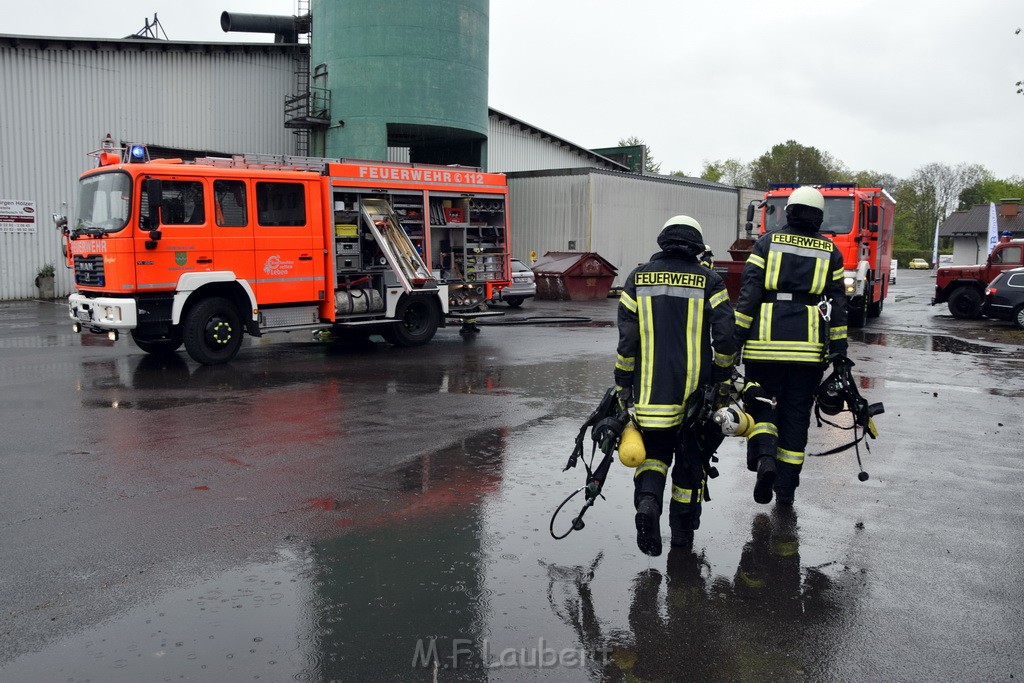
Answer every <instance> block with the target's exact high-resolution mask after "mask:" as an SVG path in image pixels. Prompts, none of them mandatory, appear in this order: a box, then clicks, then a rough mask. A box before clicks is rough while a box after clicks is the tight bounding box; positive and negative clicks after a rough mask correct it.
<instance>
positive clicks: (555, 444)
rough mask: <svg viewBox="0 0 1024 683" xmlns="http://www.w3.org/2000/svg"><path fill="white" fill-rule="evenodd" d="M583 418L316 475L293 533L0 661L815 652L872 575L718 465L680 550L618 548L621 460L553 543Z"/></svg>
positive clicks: (245, 661) (346, 660) (750, 666)
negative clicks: (736, 483) (357, 479)
mask: <svg viewBox="0 0 1024 683" xmlns="http://www.w3.org/2000/svg"><path fill="white" fill-rule="evenodd" d="M578 426H579V425H578V423H576V422H575V421H574V420H569V419H554V420H552V419H546V420H541V421H539V422H537V423H534V424H532V425H530V426H528V427H524V428H522V429H519V430H515V431H513V432H509V431H507V430H505V429H496V430H488V431H484V432H481V433H478V434H474V435H472V436H469V437H467V438H465V439H464V440H462V441H460V442H458V443H456V444H455V445H453V446H451V447H449V448H446V449H443V450H439V451H435V452H431V453H426V454H424V455H422V456H421V457H419V458H416V459H415V460H414V461H412V462H409V463H407V464H404V465H402V466H400V467H396V468H394V469H391V470H389V471H385V472H382V473H381V474H380V476H379V478H376V479H374V480H371V481H368V482H366V484H364V485H363V486H361V487H360V488H357V489H355V491H353V490H352V489H351V487H347V488H346V489H345V490H339V491H331V490H325V491H323V492H321V494H320V495H318V496H317V497H316V498H313V499H310V500H307V501H305V502H297V503H296V505H295V507H294V510H295V511H294V512H293V513H291V514H298V515H304V516H305V518H306V519H308V520H309V524H310V534H309V540H308V541H306V542H297V541H296V542H290V544H289V545H288V546H286V547H283V548H280V549H279V550H278V551H277V557H276V558H275V559H273V560H272V561H270V562H262V563H256V564H253V565H250V566H246V567H241V568H239V569H237V570H232V571H229V572H225V573H223V574H221V575H220V576H218V577H216V578H214V579H211V580H208V581H204V582H202V583H200V584H198V585H194V586H192V587H190V588H186V589H176V590H172V591H170V592H167V593H164V594H163V595H160V596H158V597H156V598H155V599H154V601H153V602H152V604H146V605H139V606H135V607H132V608H131V609H130V610H128V611H127V612H125V613H124V614H123V615H121V616H120V617H117V618H115V619H114V620H112V621H109V622H107V623H104V624H100V625H98V626H96V627H94V628H91V629H89V630H87V631H86V632H84V633H82V634H79V635H77V636H73V637H70V638H67V639H64V640H60V641H57V642H54V643H51V644H49V645H48V646H47V647H45V648H44V649H43V650H42V651H41V652H39V653H35V654H30V655H25V656H23V657H21V658H20V659H17V660H15V661H14V662H12V663H11V664H9V665H7V666H5V667H2V668H0V673H3V674H4V677H5V678H8V679H22V680H27V679H46V680H62V679H68V680H70V679H75V680H81V679H93V680H105V681H135V680H162V679H166V680H174V679H187V680H196V679H202V680H240V679H243V678H246V679H248V678H252V679H255V678H268V679H270V680H286V679H295V680H408V679H410V678H411V679H417V680H429V679H431V678H435V677H437V678H443V679H445V680H449V679H458V680H485V679H489V678H490V679H495V678H496V679H499V680H502V679H503V680H519V679H522V678H524V677H527V678H531V679H535V678H538V677H542V678H547V679H550V680H559V681H587V680H594V679H607V680H623V679H631V680H632V679H647V680H651V679H656V678H662V679H666V680H671V679H674V678H677V677H678V676H677V673H678V671H680V670H684V669H693V667H694V666H697V667H700V669H698V670H706V669H705V668H704V667H718V668H716V669H714V670H715V671H716V674H715V675H714V676H711V677H710V678H709V680H711V679H715V680H730V679H731V680H737V679H749V678H762V677H772V678H775V677H778V676H779V675H780V672H784V673H791V674H792V677H799V675H798V674H800V673H801V671H804V670H805V669H801V667H807V666H809V665H810V664H809V661H810V660H814V659H815V658H817V657H819V656H820V657H823V658H824V657H825V656H826V655H825V654H824V653H827V651H828V650H829V648H830V647H832V646H833V645H832V644H833V643H834V636H830V635H829V630H830V629H832V628H838V627H837V626H836V625H837V624H842V623H844V621H846V619H847V617H846V616H844V615H845V614H847V613H850V612H852V611H853V610H854V609H855V608H856V603H857V602H858V601H859V600H860V599H861V596H862V595H863V594H864V592H865V591H866V590H867V589H866V588H864V586H865V585H867V583H868V577H867V576H866V575H865V574H864V572H862V571H860V570H857V569H855V568H850V567H846V566H844V565H839V564H837V563H836V562H835V561H834V560H832V559H830V558H828V557H827V556H822V554H821V550H820V549H816V548H815V547H814V545H813V544H812V545H811V546H810V547H802V546H801V535H802V531H801V526H800V524H799V523H798V520H797V517H796V515H795V513H793V511H792V510H790V511H789V512H788V513H786V512H779V511H778V510H775V511H774V512H771V513H768V514H752V513H751V512H749V500H748V498H747V496H748V495H749V493H748V491H747V490H746V488H744V491H743V492H744V494H745V495H744V497H743V502H742V503H741V502H734V503H733V505H734V506H735V507H734V508H732V509H730V508H729V502H728V501H730V500H735V498H736V496H735V495H734V493H735V492H730V491H729V488H730V487H731V484H725V485H723V484H721V483H719V482H720V481H722V480H719V479H716V480H713V481H712V483H711V486H710V491H711V494H712V499H713V501H716V502H713V503H708V504H706V505H707V506H709V507H706V508H705V512H704V517H703V519H702V526H701V529H700V530H699V531H698V543H697V545H696V546H695V550H689V549H687V550H682V551H677V550H671V551H670V550H669V549H668V547H667V544H666V553H667V556H662V557H660V558H647V557H645V556H643V555H640V554H639V553H638V551H637V550H636V548H635V546H634V544H633V538H632V535H633V532H632V516H633V511H632V504H631V489H632V482H631V478H630V477H629V472H628V471H627V470H625V469H624V468H622V467H621V466H620V465H618V464H614V467H615V470H613V472H612V474H611V476H610V477H609V481H608V484H607V485H606V487H605V492H604V493H605V496H606V499H601V500H599V501H598V503H597V504H596V505H595V506H594V507H593V508H592V510H591V511H590V512H589V513H588V515H587V527H586V528H585V529H583V530H582V531H579V532H574V533H573V534H571V535H570V536H569V537H568V538H567V539H566V540H564V541H555V540H553V539H552V538H551V536H550V534H549V531H548V526H549V522H550V517H551V513H552V512H553V510H554V508H555V506H556V505H557V503H558V502H559V501H561V499H562V498H563V497H564V496H565V495H566V494H567V493H569V492H571V491H572V490H573V489H574V488H575V487H576V486H579V485H580V484H581V483H582V479H583V477H584V472H583V469H582V467H578V468H577V469H575V470H570V471H569V472H567V473H562V472H561V469H562V467H563V465H564V463H565V459H566V458H567V456H568V453H569V451H570V450H571V447H572V443H573V440H574V438H575V432H576V430H577V429H578ZM738 443H739V442H738V441H736V442H734V443H733V444H732V445H735V444H738ZM588 456H589V453H588ZM739 462H740V458H738V457H732V458H729V459H728V463H726V458H725V457H723V462H722V463H720V465H719V466H720V468H723V470H727V471H723V475H724V476H723V479H724V478H726V477H728V478H739V477H740V476H742V474H741V473H740V469H741V468H742V465H741V464H739ZM743 483H744V484H746V483H749V482H746V481H744V482H743ZM718 496H721V498H722V500H719V498H718ZM723 500H724V501H726V502H725V503H724V504H723V502H722V501H723ZM572 507H573V508H575V507H576V505H575V503H574V504H573V505H572ZM571 514H575V510H572V511H571ZM734 518H736V519H738V520H739V521H738V523H737V521H736V519H734ZM812 519H813V518H812ZM663 531H665V532H666V533H667V529H663ZM828 533H829V534H831V533H834V530H829V532H828ZM694 624H699V628H694ZM780 632H784V633H786V637H787V642H790V643H795V644H797V645H792V646H791V647H787V648H785V649H784V650H785V651H784V652H781V651H779V650H778V649H777V648H776V647H775V645H774V642H775V639H765V638H764V637H763V636H764V634H765V633H780ZM769 641H771V642H769ZM817 649H820V650H821V651H822V654H819V653H818V652H817ZM721 667H725V669H722V668H721ZM780 667H781V668H780ZM794 667H795V668H794ZM768 672H773V675H772V676H768V675H767V673H768ZM761 674H765V675H764V676H762V675H761ZM782 677H783V678H786V677H790V676H788V675H785V676H782Z"/></svg>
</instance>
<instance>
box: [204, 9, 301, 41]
mask: <svg viewBox="0 0 1024 683" xmlns="http://www.w3.org/2000/svg"><path fill="white" fill-rule="evenodd" d="M220 28H221V30H223V31H224V32H225V33H228V32H231V31H235V32H239V33H273V34H274V42H275V43H297V42H299V33H306V32H308V31H309V17H308V16H305V17H287V16H279V15H274V14H242V13H239V12H221V13H220Z"/></svg>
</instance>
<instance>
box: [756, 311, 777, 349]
mask: <svg viewBox="0 0 1024 683" xmlns="http://www.w3.org/2000/svg"><path fill="white" fill-rule="evenodd" d="M774 312H775V304H771V303H768V304H761V315H760V317H761V325H760V329H758V331H757V336H758V338H759V339H762V340H764V341H768V340H770V339H771V338H772V314H773V313H774Z"/></svg>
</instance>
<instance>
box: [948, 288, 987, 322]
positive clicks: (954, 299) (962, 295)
mask: <svg viewBox="0 0 1024 683" xmlns="http://www.w3.org/2000/svg"><path fill="white" fill-rule="evenodd" d="M947 305H948V306H949V312H950V313H952V314H953V317H954V318H964V319H971V318H980V317H981V292H979V291H978V290H977V289H975V288H974V287H961V288H960V289H958V290H956V291H955V292H953V293H952V294H950V295H949V303H948V304H947Z"/></svg>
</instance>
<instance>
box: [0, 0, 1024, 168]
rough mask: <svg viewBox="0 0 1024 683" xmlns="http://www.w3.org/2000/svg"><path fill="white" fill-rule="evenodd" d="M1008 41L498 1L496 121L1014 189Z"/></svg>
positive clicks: (1014, 73)
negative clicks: (793, 146) (934, 170)
mask: <svg viewBox="0 0 1024 683" xmlns="http://www.w3.org/2000/svg"><path fill="white" fill-rule="evenodd" d="M317 1H318V0H313V2H317ZM331 1H339V0H331ZM4 5H5V7H4V11H3V14H2V15H0V33H16V34H27V35H51V36H74V37H100V38H120V37H124V36H125V35H128V34H131V33H135V32H136V31H137V30H139V29H140V28H142V26H143V23H144V20H145V19H147V18H149V19H151V18H152V16H153V14H154V13H158V15H159V17H160V21H161V23H162V25H163V26H164V30H165V31H166V32H167V35H168V37H169V38H171V39H172V40H186V41H243V40H255V41H266V40H268V39H269V38H268V37H267V36H264V35H248V34H235V33H233V34H226V33H223V32H222V31H221V29H220V23H219V17H220V12H221V11H222V10H229V11H236V12H249V13H255V14H293V13H294V12H295V7H296V3H295V0H221V2H219V3H218V2H211V0H102V1H100V2H82V1H81V0H33V1H31V2H14V1H13V0H8V1H6V2H4ZM1018 26H1022V27H1024V3H1022V2H1020V0H973V1H972V2H956V3H953V2H949V3H946V2H943V3H938V2H930V1H926V0H887V1H875V0H846V2H828V1H825V0H787V1H785V2H765V1H764V0H718V1H712V2H698V1H696V0H630V1H628V2H621V1H615V2H613V1H612V0H588V1H586V2H584V1H583V0H575V1H573V0H491V9H490V28H491V36H490V105H491V106H492V107H494V108H495V109H499V110H501V111H503V112H505V113H507V114H510V115H512V116H514V117H516V118H519V119H522V120H524V121H526V122H527V123H530V124H531V125H533V126H536V127H538V128H541V129H544V130H546V131H548V132H550V133H554V134H555V135H558V136H560V137H562V138H565V139H568V140H570V141H572V142H574V143H577V144H579V145H582V146H584V147H608V146H614V145H615V144H616V143H617V142H618V141H619V139H621V138H626V137H630V136H636V137H639V138H641V139H642V140H644V141H645V142H646V143H647V145H648V146H649V147H650V148H651V150H652V152H653V155H654V157H655V160H656V161H659V162H661V170H662V172H663V173H669V172H672V171H677V170H679V171H685V172H687V173H689V174H692V175H696V174H699V173H700V171H701V167H702V163H703V162H704V160H715V159H727V158H739V159H740V160H741V161H744V162H749V161H751V160H753V159H754V158H756V157H758V156H760V155H761V154H762V153H764V152H765V151H767V150H768V149H769V148H770V147H771V146H772V145H773V144H776V143H780V142H784V141H786V140H789V139H793V140H796V141H797V142H799V143H801V144H803V145H813V146H815V147H817V148H819V149H821V150H824V151H827V152H830V153H831V154H832V155H833V156H835V157H836V158H838V159H840V160H841V161H843V162H844V163H846V164H847V165H848V166H849V167H850V168H851V169H852V170H854V171H858V170H874V171H880V172H888V173H892V174H894V175H897V176H900V177H906V176H909V175H910V174H911V173H912V172H913V171H914V169H916V168H918V167H920V166H922V165H924V164H927V163H930V162H942V163H946V164H951V165H953V164H958V163H961V162H967V163H978V164H982V165H984V166H986V167H987V168H988V169H989V170H990V171H992V172H993V173H994V174H995V175H996V176H998V177H1008V176H1011V175H1024V134H1022V123H1024V96H1022V95H1017V94H1016V87H1015V86H1014V83H1015V82H1016V81H1018V80H1021V79H1024V32H1022V33H1021V34H1020V35H1014V30H1015V29H1016V28H1017V27H1018ZM314 40H315V36H314Z"/></svg>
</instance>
